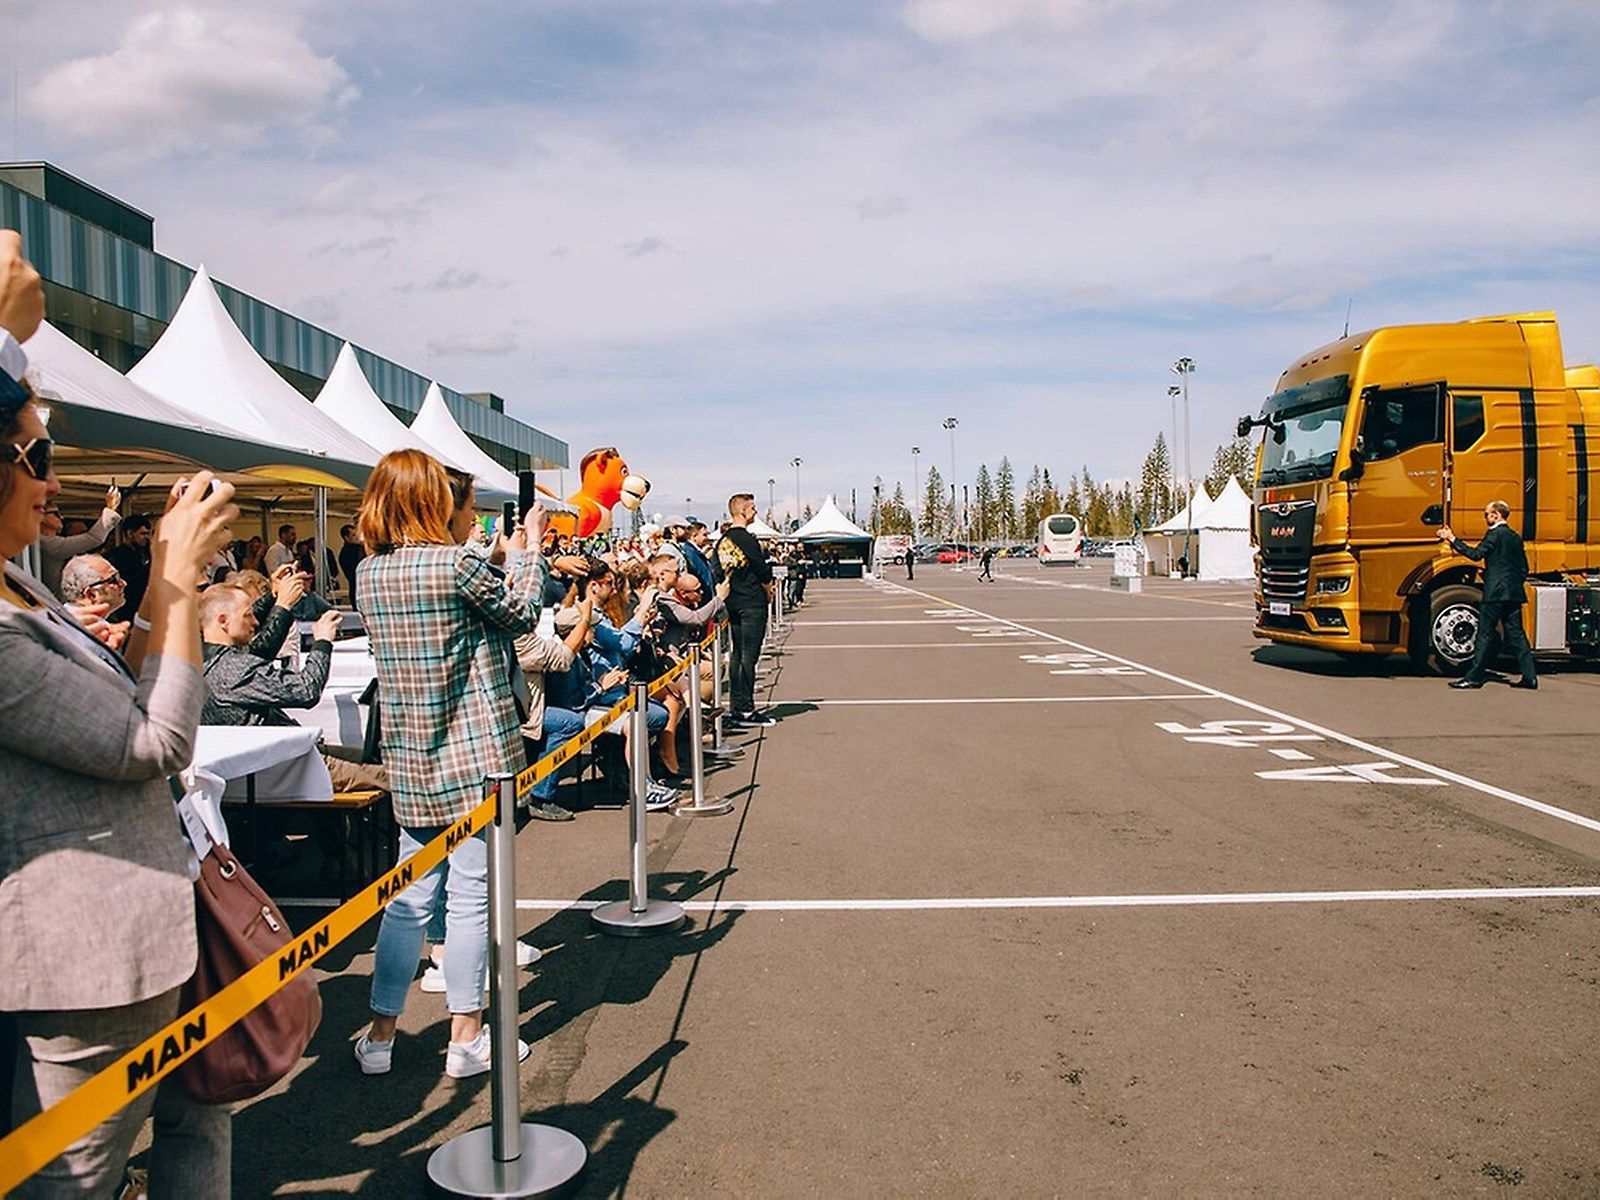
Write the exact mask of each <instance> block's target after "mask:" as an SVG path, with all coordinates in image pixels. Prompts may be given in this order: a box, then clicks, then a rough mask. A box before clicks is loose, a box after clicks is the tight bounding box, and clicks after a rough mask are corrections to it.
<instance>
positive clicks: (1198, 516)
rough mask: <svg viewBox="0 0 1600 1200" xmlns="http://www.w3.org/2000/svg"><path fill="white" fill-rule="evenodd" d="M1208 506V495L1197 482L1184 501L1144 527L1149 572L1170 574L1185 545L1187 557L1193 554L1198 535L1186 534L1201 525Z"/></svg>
mask: <svg viewBox="0 0 1600 1200" xmlns="http://www.w3.org/2000/svg"><path fill="white" fill-rule="evenodd" d="M1210 507H1211V497H1210V496H1209V495H1208V494H1207V492H1206V488H1205V484H1203V483H1197V484H1195V485H1194V492H1193V493H1192V494H1191V495H1190V497H1189V502H1188V503H1187V504H1185V505H1184V506H1183V507H1182V508H1181V509H1179V510H1178V511H1177V512H1176V513H1174V514H1173V515H1172V516H1171V517H1169V518H1168V519H1167V520H1165V521H1163V522H1161V524H1159V525H1152V526H1151V527H1150V528H1149V529H1147V530H1145V531H1144V550H1145V560H1146V562H1148V563H1149V571H1150V573H1151V574H1152V575H1170V574H1171V573H1172V572H1173V571H1175V570H1177V562H1178V559H1179V558H1180V557H1181V556H1182V555H1183V553H1184V549H1185V547H1186V546H1187V548H1188V550H1189V553H1190V557H1191V558H1193V557H1195V556H1196V554H1197V553H1198V550H1199V539H1198V538H1196V537H1193V536H1188V535H1191V534H1192V533H1193V531H1194V530H1196V529H1199V528H1200V524H1201V522H1203V521H1204V520H1205V515H1206V511H1207V510H1208V509H1209V508H1210ZM1189 569H1190V570H1191V571H1192V570H1193V569H1194V563H1193V562H1191V563H1190V564H1189Z"/></svg>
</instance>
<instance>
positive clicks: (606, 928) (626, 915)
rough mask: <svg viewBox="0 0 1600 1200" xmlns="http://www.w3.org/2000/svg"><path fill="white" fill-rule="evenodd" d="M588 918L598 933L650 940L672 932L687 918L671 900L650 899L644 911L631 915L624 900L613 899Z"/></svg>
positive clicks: (681, 908) (681, 906)
mask: <svg viewBox="0 0 1600 1200" xmlns="http://www.w3.org/2000/svg"><path fill="white" fill-rule="evenodd" d="M589 919H590V920H591V921H593V922H594V923H595V924H596V925H598V926H599V927H600V932H601V933H611V934H615V935H616V936H618V937H650V936H651V935H653V934H657V933H671V932H672V931H673V930H674V929H676V928H677V927H678V926H679V925H682V924H683V923H684V921H685V920H687V919H688V914H687V913H685V912H684V911H683V905H681V904H674V903H673V902H672V901H671V900H649V901H646V902H645V906H644V911H643V912H634V911H633V909H631V908H629V907H628V902H627V901H626V900H613V901H612V902H611V903H610V904H602V905H601V906H600V907H599V908H597V909H595V910H594V911H593V912H591V913H590V914H589Z"/></svg>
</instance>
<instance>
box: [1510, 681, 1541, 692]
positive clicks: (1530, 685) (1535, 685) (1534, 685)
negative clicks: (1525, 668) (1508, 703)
mask: <svg viewBox="0 0 1600 1200" xmlns="http://www.w3.org/2000/svg"><path fill="white" fill-rule="evenodd" d="M1511 686H1512V687H1514V688H1524V689H1526V690H1527V691H1530V692H1537V691H1538V690H1539V681H1538V680H1537V679H1517V680H1513V681H1512V684H1511Z"/></svg>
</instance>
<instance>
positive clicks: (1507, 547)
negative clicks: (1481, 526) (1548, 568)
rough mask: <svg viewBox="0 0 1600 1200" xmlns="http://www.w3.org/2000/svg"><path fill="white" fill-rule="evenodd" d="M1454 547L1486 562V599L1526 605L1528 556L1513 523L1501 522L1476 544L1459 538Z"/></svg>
mask: <svg viewBox="0 0 1600 1200" xmlns="http://www.w3.org/2000/svg"><path fill="white" fill-rule="evenodd" d="M1450 547H1451V549H1453V550H1454V551H1455V552H1456V553H1457V554H1460V555H1464V556H1465V557H1467V558H1470V559H1472V560H1473V561H1474V562H1481V563H1483V598H1484V599H1485V600H1490V601H1496V602H1499V603H1509V604H1522V603H1524V602H1525V601H1526V600H1527V591H1526V589H1525V588H1524V587H1523V584H1524V582H1525V581H1526V580H1527V578H1528V555H1527V553H1526V552H1525V551H1524V550H1523V548H1522V539H1521V538H1520V537H1518V536H1517V533H1516V531H1515V530H1513V529H1512V528H1511V526H1510V525H1508V524H1506V523H1505V522H1504V521H1502V522H1500V524H1498V525H1496V526H1495V527H1494V528H1493V529H1491V530H1489V532H1488V533H1487V534H1485V535H1484V539H1483V541H1481V542H1479V543H1478V544H1477V545H1476V546H1469V545H1467V544H1466V543H1465V542H1463V541H1462V540H1461V539H1460V538H1456V539H1455V540H1454V541H1453V542H1451V543H1450Z"/></svg>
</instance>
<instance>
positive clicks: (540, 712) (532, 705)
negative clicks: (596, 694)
mask: <svg viewBox="0 0 1600 1200" xmlns="http://www.w3.org/2000/svg"><path fill="white" fill-rule="evenodd" d="M593 612H594V602H593V601H592V600H584V601H583V602H582V603H580V604H578V605H577V606H576V607H574V608H566V609H562V610H561V614H559V615H558V616H557V620H556V636H555V637H553V638H547V637H540V636H539V635H538V634H537V633H524V634H522V635H521V636H519V637H518V638H517V665H518V666H520V667H521V668H522V675H523V678H524V679H526V680H527V682H528V696H527V714H528V716H527V719H526V720H525V721H523V723H522V739H523V744H524V748H525V750H526V752H527V755H528V761H529V762H530V763H536V762H538V761H539V760H540V759H541V758H543V757H544V756H545V755H547V754H550V753H553V752H554V751H556V750H559V749H560V748H561V747H562V746H565V745H566V744H567V743H568V742H570V741H571V740H572V739H573V738H574V737H576V736H577V735H578V734H580V733H582V732H583V723H584V722H583V713H582V712H581V711H574V710H572V709H570V708H560V707H558V706H557V705H555V704H552V703H551V702H550V699H549V696H548V694H547V693H548V689H547V688H546V686H545V680H546V678H547V677H548V676H552V675H561V674H565V673H566V672H568V671H570V670H571V669H572V663H573V659H574V658H575V657H576V656H577V655H578V654H579V653H580V652H581V651H582V650H583V643H584V638H585V634H586V633H587V631H588V626H589V622H590V618H591V616H592V615H593ZM563 616H565V618H566V619H565V621H564V622H563V620H562V617H563ZM560 781H561V772H560V771H554V772H552V773H551V774H549V775H547V776H545V777H544V778H543V779H541V780H539V782H538V783H536V784H534V785H533V792H532V794H531V795H530V796H529V797H528V799H527V801H526V804H525V807H526V808H527V811H528V814H529V815H530V816H533V817H537V818H538V819H539V820H542V821H570V820H572V813H571V812H570V811H569V810H567V809H565V808H562V807H561V805H559V804H557V803H556V802H555V796H556V786H557V785H558V784H559V783H560Z"/></svg>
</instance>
